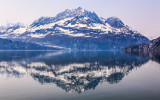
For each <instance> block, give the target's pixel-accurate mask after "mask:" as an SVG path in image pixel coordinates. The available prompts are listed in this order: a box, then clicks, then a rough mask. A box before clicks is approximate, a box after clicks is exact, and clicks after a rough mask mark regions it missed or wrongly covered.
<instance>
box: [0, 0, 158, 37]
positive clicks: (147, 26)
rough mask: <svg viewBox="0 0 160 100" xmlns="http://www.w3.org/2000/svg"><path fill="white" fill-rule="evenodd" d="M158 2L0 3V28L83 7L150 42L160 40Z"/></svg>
mask: <svg viewBox="0 0 160 100" xmlns="http://www.w3.org/2000/svg"><path fill="white" fill-rule="evenodd" d="M159 5H160V0H0V24H5V23H6V22H7V23H8V22H10V23H16V22H22V23H24V24H28V25H29V24H31V23H32V22H33V21H34V20H36V19H38V18H39V17H41V16H50V17H54V16H56V14H58V13H60V12H62V11H64V10H65V9H74V8H77V7H82V8H84V9H86V10H89V11H94V12H96V13H97V15H98V16H99V17H103V18H108V17H112V16H116V17H118V18H120V19H121V20H122V21H123V22H124V23H125V24H126V25H128V26H130V27H131V28H132V29H134V30H137V31H139V32H140V33H141V34H143V35H145V36H147V37H149V38H150V39H153V38H157V37H159V36H160V25H159V24H160V6H159Z"/></svg>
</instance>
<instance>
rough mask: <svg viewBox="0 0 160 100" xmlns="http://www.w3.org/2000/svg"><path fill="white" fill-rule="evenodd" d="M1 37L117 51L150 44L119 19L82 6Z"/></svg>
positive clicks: (72, 47)
mask: <svg viewBox="0 0 160 100" xmlns="http://www.w3.org/2000/svg"><path fill="white" fill-rule="evenodd" d="M6 33H9V34H6ZM0 37H3V38H9V39H12V40H20V41H27V42H34V43H37V44H41V45H47V46H60V47H65V48H71V49H78V50H79V49H80V50H99V49H100V50H110V49H114V50H115V49H121V48H123V47H126V46H128V45H132V44H142V43H148V42H149V40H148V38H146V37H145V36H142V35H141V34H140V33H139V32H137V31H134V30H132V29H131V28H130V27H128V26H127V25H125V24H124V23H123V22H122V21H121V20H120V19H119V18H116V17H110V18H108V19H105V18H101V17H99V16H98V15H97V14H96V13H95V12H90V11H87V10H85V9H83V8H81V7H78V8H76V9H72V10H69V9H67V10H65V11H63V12H61V13H59V14H57V15H56V16H55V17H41V18H39V19H38V20H36V21H34V22H33V23H32V24H31V25H30V26H28V27H25V28H22V27H19V28H17V29H15V30H14V31H12V32H8V31H6V32H4V34H1V35H0Z"/></svg>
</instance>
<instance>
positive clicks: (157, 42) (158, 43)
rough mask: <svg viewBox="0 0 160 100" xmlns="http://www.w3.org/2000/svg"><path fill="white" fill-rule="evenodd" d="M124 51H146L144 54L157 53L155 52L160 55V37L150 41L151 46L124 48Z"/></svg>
mask: <svg viewBox="0 0 160 100" xmlns="http://www.w3.org/2000/svg"><path fill="white" fill-rule="evenodd" d="M123 50H125V51H144V52H148V51H152V52H153V51H155V52H159V53H160V37H159V38H157V39H154V40H152V41H150V43H149V44H142V45H131V46H128V47H126V48H124V49H123Z"/></svg>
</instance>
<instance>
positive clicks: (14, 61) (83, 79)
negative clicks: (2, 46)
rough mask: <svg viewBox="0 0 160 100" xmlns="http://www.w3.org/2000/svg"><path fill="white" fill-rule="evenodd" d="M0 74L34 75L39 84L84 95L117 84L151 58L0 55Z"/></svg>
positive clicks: (99, 54)
mask: <svg viewBox="0 0 160 100" xmlns="http://www.w3.org/2000/svg"><path fill="white" fill-rule="evenodd" d="M0 55H1V56H0V74H3V75H7V76H8V77H17V78H22V77H23V76H24V75H26V74H27V75H31V76H32V77H33V78H34V80H35V81H38V82H39V83H40V84H42V85H44V84H49V83H50V84H51V83H54V84H56V85H57V86H58V87H60V88H62V89H64V90H65V91H66V92H77V93H81V92H84V91H86V90H89V89H94V88H96V86H97V85H98V84H99V83H102V82H108V83H110V84H113V83H118V82H119V81H121V80H122V79H123V77H124V76H126V75H127V74H129V72H131V71H132V70H134V69H136V68H137V67H140V66H141V65H143V64H144V63H146V62H148V61H149V59H148V58H145V57H140V56H130V55H127V54H125V53H123V52H104V51H97V52H94V51H92V52H89V51H88V52H65V51H59V52H44V51H39V52H38V51H28V52H23V51H21V52H0Z"/></svg>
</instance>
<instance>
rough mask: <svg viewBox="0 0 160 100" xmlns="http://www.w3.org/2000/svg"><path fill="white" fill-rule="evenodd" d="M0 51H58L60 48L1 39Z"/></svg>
mask: <svg viewBox="0 0 160 100" xmlns="http://www.w3.org/2000/svg"><path fill="white" fill-rule="evenodd" d="M0 50H58V48H52V47H45V46H40V45H38V44H34V43H25V42H19V41H11V40H8V39H1V38H0Z"/></svg>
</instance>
